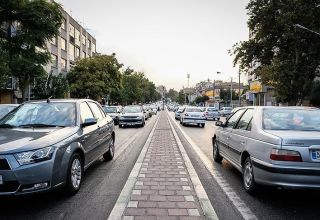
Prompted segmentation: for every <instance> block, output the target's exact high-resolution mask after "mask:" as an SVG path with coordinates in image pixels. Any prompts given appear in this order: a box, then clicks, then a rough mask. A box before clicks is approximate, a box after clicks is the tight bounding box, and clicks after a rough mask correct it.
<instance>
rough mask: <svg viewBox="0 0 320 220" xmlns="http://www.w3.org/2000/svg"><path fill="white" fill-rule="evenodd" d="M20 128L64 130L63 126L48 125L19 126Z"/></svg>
mask: <svg viewBox="0 0 320 220" xmlns="http://www.w3.org/2000/svg"><path fill="white" fill-rule="evenodd" d="M19 127H20V128H53V127H61V128H64V127H65V126H62V125H49V124H24V125H19Z"/></svg>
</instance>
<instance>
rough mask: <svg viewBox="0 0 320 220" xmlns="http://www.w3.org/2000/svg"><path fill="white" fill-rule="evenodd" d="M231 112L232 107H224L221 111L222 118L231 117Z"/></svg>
mask: <svg viewBox="0 0 320 220" xmlns="http://www.w3.org/2000/svg"><path fill="white" fill-rule="evenodd" d="M231 112H232V107H222V108H221V110H220V111H219V113H220V115H221V116H222V117H224V116H229V115H230V114H231Z"/></svg>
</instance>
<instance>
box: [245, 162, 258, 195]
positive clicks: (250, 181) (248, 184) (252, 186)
mask: <svg viewBox="0 0 320 220" xmlns="http://www.w3.org/2000/svg"><path fill="white" fill-rule="evenodd" d="M242 181H243V186H244V189H245V190H246V192H247V193H249V194H254V193H255V192H256V191H257V188H258V186H257V184H256V182H255V180H254V174H253V166H252V162H251V159H250V157H247V159H246V160H245V162H244V164H243V166H242Z"/></svg>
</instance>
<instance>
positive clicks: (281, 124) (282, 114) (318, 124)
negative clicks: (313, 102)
mask: <svg viewBox="0 0 320 220" xmlns="http://www.w3.org/2000/svg"><path fill="white" fill-rule="evenodd" d="M263 128H264V129H266V130H297V131H320V109H265V110H264V111H263Z"/></svg>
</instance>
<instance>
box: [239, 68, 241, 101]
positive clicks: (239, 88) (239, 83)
mask: <svg viewBox="0 0 320 220" xmlns="http://www.w3.org/2000/svg"><path fill="white" fill-rule="evenodd" d="M240 74H241V73H240V70H239V93H238V95H239V107H240V106H241V94H240V91H241V90H240Z"/></svg>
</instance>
